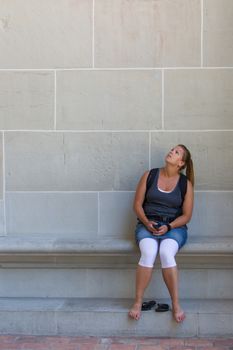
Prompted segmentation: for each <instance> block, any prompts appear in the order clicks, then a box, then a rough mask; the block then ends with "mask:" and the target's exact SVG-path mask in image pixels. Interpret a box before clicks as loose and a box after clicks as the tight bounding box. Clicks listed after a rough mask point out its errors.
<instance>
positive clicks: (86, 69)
mask: <svg viewBox="0 0 233 350" xmlns="http://www.w3.org/2000/svg"><path fill="white" fill-rule="evenodd" d="M161 69H164V70H192V69H194V70H197V69H199V70H205V69H209V70H211V69H233V66H222V67H221V66H220V67H218V66H216V67H207V66H206V67H204V66H203V67H200V66H193V67H117V68H116V67H105V68H104V67H103V68H97V67H95V68H93V67H83V68H78V67H73V68H71V67H70V68H56V71H71V70H73V71H92V70H96V71H105V70H106V71H118V70H119V71H121V70H123V71H125V70H139V71H140V70H149V71H152V70H161ZM27 71H28V72H37V71H38V72H43V71H44V72H53V71H54V68H0V72H27Z"/></svg>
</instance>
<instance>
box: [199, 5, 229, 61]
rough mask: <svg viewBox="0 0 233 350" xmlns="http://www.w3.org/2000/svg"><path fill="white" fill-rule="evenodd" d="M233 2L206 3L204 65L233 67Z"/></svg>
mask: <svg viewBox="0 0 233 350" xmlns="http://www.w3.org/2000/svg"><path fill="white" fill-rule="evenodd" d="M232 18H233V2H232V1H231V0H205V1H204V28H203V46H204V50H203V54H204V65H205V66H212V67H232V66H233V45H232V36H233V21H232Z"/></svg>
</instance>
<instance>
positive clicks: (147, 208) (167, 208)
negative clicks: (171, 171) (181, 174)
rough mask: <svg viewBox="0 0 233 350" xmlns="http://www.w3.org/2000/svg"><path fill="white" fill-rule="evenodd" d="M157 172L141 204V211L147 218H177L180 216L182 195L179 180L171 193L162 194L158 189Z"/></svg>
mask: <svg viewBox="0 0 233 350" xmlns="http://www.w3.org/2000/svg"><path fill="white" fill-rule="evenodd" d="M159 173H160V169H159V171H157V174H156V176H155V179H154V182H153V183H152V184H151V186H150V188H149V189H148V191H147V193H146V197H145V201H144V204H143V209H144V212H145V215H146V216H147V217H153V216H154V215H160V216H168V217H172V218H173V217H177V216H180V215H182V195H181V190H180V186H179V180H178V182H177V185H176V187H175V188H174V189H173V190H172V191H171V192H164V191H161V190H159V189H158V178H159Z"/></svg>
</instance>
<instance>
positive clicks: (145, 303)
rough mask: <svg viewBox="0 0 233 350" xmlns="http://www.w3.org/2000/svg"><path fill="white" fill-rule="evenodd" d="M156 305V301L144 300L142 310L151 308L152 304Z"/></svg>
mask: <svg viewBox="0 0 233 350" xmlns="http://www.w3.org/2000/svg"><path fill="white" fill-rule="evenodd" d="M155 305H156V301H155V300H150V301H144V303H142V308H141V310H142V311H149V310H151V309H152V307H153V306H155Z"/></svg>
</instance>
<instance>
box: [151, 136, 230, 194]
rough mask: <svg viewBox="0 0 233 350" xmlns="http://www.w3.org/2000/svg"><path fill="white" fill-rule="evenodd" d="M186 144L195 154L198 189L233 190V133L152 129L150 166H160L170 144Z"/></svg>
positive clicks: (196, 186)
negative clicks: (155, 130)
mask: <svg viewBox="0 0 233 350" xmlns="http://www.w3.org/2000/svg"><path fill="white" fill-rule="evenodd" d="M180 143H182V144H184V145H186V146H187V147H188V149H189V150H190V152H191V154H192V158H193V162H194V170H195V178H196V183H195V189H196V190H226V191H232V190H233V178H232V173H233V132H232V131H222V132H221V131H213V132H188V131H187V132H153V133H152V137H151V167H152V168H156V167H161V166H163V164H164V158H165V155H166V154H167V153H168V151H169V150H170V148H171V147H174V146H176V145H177V144H180Z"/></svg>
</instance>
